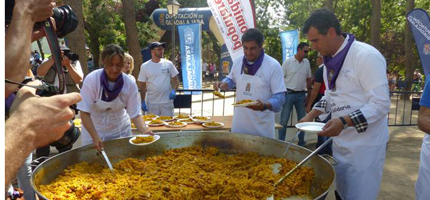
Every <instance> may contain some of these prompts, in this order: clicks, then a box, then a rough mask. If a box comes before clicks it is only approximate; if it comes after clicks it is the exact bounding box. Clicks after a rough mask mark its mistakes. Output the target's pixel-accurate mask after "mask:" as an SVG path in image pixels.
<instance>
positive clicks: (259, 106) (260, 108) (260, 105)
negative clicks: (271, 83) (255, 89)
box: [246, 100, 267, 111]
mask: <svg viewBox="0 0 430 200" xmlns="http://www.w3.org/2000/svg"><path fill="white" fill-rule="evenodd" d="M257 102H258V103H256V104H254V105H250V106H246V107H247V108H249V109H252V110H256V111H264V110H266V109H267V107H266V105H265V103H263V102H261V101H260V100H257Z"/></svg>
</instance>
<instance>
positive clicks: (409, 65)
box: [404, 0, 415, 91]
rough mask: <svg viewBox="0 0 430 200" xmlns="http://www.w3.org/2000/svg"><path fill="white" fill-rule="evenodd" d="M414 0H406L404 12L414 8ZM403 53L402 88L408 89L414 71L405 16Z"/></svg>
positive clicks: (410, 33) (410, 35)
mask: <svg viewBox="0 0 430 200" xmlns="http://www.w3.org/2000/svg"><path fill="white" fill-rule="evenodd" d="M414 4H415V1H414V0H407V4H406V14H407V13H409V12H410V11H412V9H414ZM404 20H405V21H406V23H405V53H406V60H405V81H406V88H404V91H410V90H411V87H412V78H413V77H412V76H413V72H414V65H413V64H414V63H413V60H412V59H413V54H412V51H413V46H412V45H413V40H412V32H411V30H410V29H409V22H408V20H407V19H406V18H405V19H404Z"/></svg>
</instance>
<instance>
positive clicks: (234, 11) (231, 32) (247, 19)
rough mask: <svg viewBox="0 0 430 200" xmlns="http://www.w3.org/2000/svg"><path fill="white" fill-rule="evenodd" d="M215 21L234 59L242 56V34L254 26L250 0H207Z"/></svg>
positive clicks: (253, 14)
mask: <svg viewBox="0 0 430 200" xmlns="http://www.w3.org/2000/svg"><path fill="white" fill-rule="evenodd" d="M207 2H208V5H209V8H210V9H211V12H212V15H213V17H214V18H215V22H216V23H217V25H218V28H219V30H220V32H221V35H222V37H223V39H224V42H225V44H226V46H227V49H228V52H229V53H230V56H231V59H232V60H233V61H234V60H236V59H238V58H239V57H240V56H243V47H242V42H241V39H242V35H243V33H244V32H245V31H247V30H248V29H249V28H254V27H256V22H255V13H254V8H253V5H252V2H251V0H207Z"/></svg>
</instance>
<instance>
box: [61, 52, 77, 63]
mask: <svg viewBox="0 0 430 200" xmlns="http://www.w3.org/2000/svg"><path fill="white" fill-rule="evenodd" d="M64 55H65V56H66V57H67V58H69V60H71V61H73V62H74V61H77V60H79V55H78V54H76V53H72V52H70V51H64Z"/></svg>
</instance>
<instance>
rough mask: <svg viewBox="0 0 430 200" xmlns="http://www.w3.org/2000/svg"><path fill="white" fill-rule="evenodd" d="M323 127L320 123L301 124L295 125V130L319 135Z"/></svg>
mask: <svg viewBox="0 0 430 200" xmlns="http://www.w3.org/2000/svg"><path fill="white" fill-rule="evenodd" d="M324 125H325V123H321V122H302V123H298V124H296V128H297V129H299V130H301V131H305V132H308V133H319V132H321V131H322V130H323V129H322V128H323V127H324Z"/></svg>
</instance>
